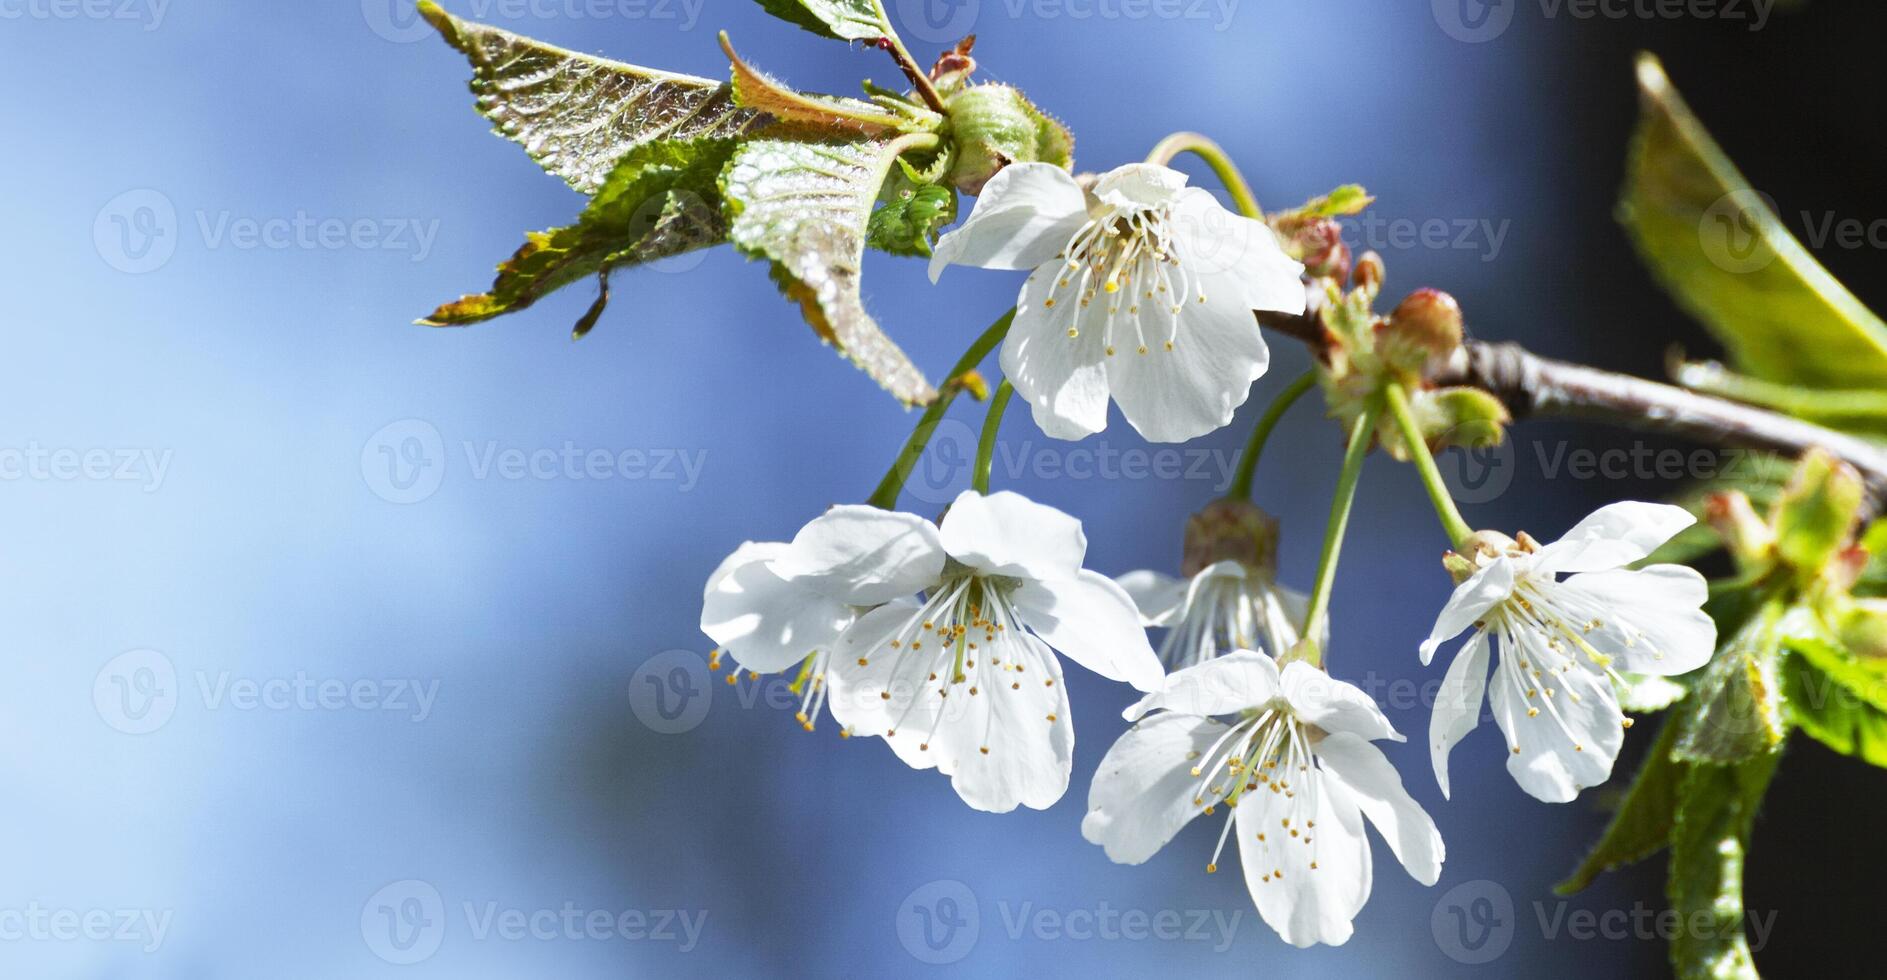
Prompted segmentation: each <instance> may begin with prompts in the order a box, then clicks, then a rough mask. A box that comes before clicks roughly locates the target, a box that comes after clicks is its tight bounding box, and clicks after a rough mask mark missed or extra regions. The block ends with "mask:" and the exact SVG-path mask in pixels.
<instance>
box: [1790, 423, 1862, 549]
mask: <svg viewBox="0 0 1887 980" xmlns="http://www.w3.org/2000/svg"><path fill="white" fill-rule="evenodd" d="M1866 496H1867V488H1866V486H1865V485H1863V484H1862V482H1861V475H1860V474H1859V473H1857V472H1855V470H1854V467H1852V466H1849V465H1848V464H1846V463H1844V462H1842V461H1841V460H1839V459H1836V458H1835V457H1834V456H1832V455H1830V454H1829V453H1827V452H1824V451H1823V450H1820V449H1812V450H1810V451H1809V452H1808V453H1807V454H1806V455H1804V456H1803V457H1802V462H1801V465H1800V466H1798V467H1797V468H1796V471H1795V475H1794V476H1793V477H1792V478H1790V480H1789V483H1788V486H1786V487H1784V488H1783V490H1782V495H1781V497H1779V498H1777V500H1776V504H1775V516H1774V520H1773V523H1774V524H1775V528H1776V551H1777V552H1778V553H1780V554H1781V555H1782V558H1783V560H1785V561H1787V562H1788V563H1789V564H1790V565H1793V566H1795V568H1797V569H1799V570H1800V571H1801V572H1802V573H1803V574H1804V575H1805V576H1807V577H1810V578H1812V577H1814V576H1817V575H1819V574H1820V573H1821V571H1822V569H1823V568H1824V566H1826V565H1827V564H1828V562H1829V561H1830V560H1832V559H1833V558H1834V557H1835V554H1836V553H1837V552H1839V551H1841V550H1843V549H1845V548H1846V547H1847V546H1848V542H1849V541H1850V540H1852V539H1853V537H1854V533H1855V530H1856V529H1857V528H1858V527H1859V526H1860V522H1861V508H1862V506H1863V504H1864V503H1865V498H1866Z"/></svg>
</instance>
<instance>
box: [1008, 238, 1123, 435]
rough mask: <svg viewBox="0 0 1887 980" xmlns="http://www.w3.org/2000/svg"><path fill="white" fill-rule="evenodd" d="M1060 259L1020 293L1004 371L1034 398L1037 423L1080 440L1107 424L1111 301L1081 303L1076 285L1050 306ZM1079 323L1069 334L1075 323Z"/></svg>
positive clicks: (1032, 406)
mask: <svg viewBox="0 0 1887 980" xmlns="http://www.w3.org/2000/svg"><path fill="white" fill-rule="evenodd" d="M1063 271H1064V267H1063V263H1062V262H1061V261H1060V260H1054V261H1051V262H1049V263H1048V264H1046V265H1044V266H1042V267H1041V268H1039V269H1037V270H1036V271H1035V272H1033V273H1031V274H1030V275H1029V279H1028V281H1027V282H1025V283H1023V284H1022V291H1021V293H1020V294H1018V295H1017V297H1016V316H1015V320H1014V321H1013V322H1011V323H1010V325H1009V334H1008V336H1007V337H1005V338H1004V339H1003V344H1002V358H1001V361H1002V373H1003V375H1004V376H1005V377H1007V378H1008V379H1009V383H1010V384H1012V385H1014V386H1015V389H1016V393H1017V394H1019V395H1021V396H1022V397H1023V398H1024V399H1027V400H1028V403H1029V409H1030V413H1031V414H1032V415H1033V416H1034V418H1035V424H1036V425H1037V426H1039V427H1040V428H1041V430H1042V431H1043V432H1044V433H1046V434H1047V435H1049V436H1050V437H1051V438H1055V439H1080V438H1082V437H1084V436H1089V435H1093V434H1094V433H1096V432H1099V431H1101V430H1102V429H1105V428H1107V367H1106V365H1105V364H1103V363H1102V362H1103V361H1104V360H1106V352H1105V348H1106V346H1107V343H1106V340H1105V339H1104V338H1105V334H1106V331H1105V330H1103V329H1102V328H1101V326H1100V320H1101V319H1103V318H1104V317H1105V314H1106V304H1105V303H1092V304H1089V306H1088V308H1087V309H1085V310H1084V309H1082V308H1081V306H1080V305H1079V303H1078V301H1077V299H1076V297H1075V294H1074V290H1073V286H1074V284H1071V286H1070V288H1069V289H1068V290H1064V291H1063V292H1062V296H1061V302H1060V303H1057V304H1055V305H1054V306H1052V307H1051V306H1050V305H1049V301H1050V300H1051V299H1053V297H1052V296H1051V295H1050V293H1051V292H1052V291H1053V290H1054V288H1055V283H1056V281H1057V279H1058V277H1060V276H1061V275H1062V274H1063ZM1071 326H1073V327H1077V328H1078V329H1077V330H1076V335H1075V336H1073V337H1070V336H1068V329H1069V327H1071Z"/></svg>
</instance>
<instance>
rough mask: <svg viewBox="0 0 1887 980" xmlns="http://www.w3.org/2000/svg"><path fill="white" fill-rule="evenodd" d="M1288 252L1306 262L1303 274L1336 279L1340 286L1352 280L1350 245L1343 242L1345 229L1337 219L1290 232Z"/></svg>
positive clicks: (1320, 221) (1322, 221)
mask: <svg viewBox="0 0 1887 980" xmlns="http://www.w3.org/2000/svg"><path fill="white" fill-rule="evenodd" d="M1289 234H1290V238H1291V240H1290V242H1289V248H1288V250H1289V251H1291V252H1292V253H1294V254H1296V255H1297V256H1298V257H1299V258H1300V259H1301V260H1302V261H1303V263H1304V273H1305V274H1306V275H1308V276H1310V277H1311V278H1313V279H1335V280H1336V281H1337V282H1339V283H1341V282H1344V281H1345V280H1347V279H1349V277H1350V246H1348V245H1345V244H1344V243H1343V226H1342V225H1341V224H1338V223H1337V221H1336V219H1334V218H1317V219H1314V220H1311V221H1306V222H1303V223H1302V224H1299V225H1298V226H1297V227H1295V228H1293V229H1290V230H1289Z"/></svg>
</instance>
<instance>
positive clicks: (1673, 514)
mask: <svg viewBox="0 0 1887 980" xmlns="http://www.w3.org/2000/svg"><path fill="white" fill-rule="evenodd" d="M1695 523H1697V518H1695V517H1693V516H1691V513H1690V511H1687V510H1685V509H1684V508H1682V507H1676V506H1673V505H1671V504H1651V503H1645V502H1643V501H1639V500H1624V501H1620V502H1618V503H1616V504H1608V505H1607V506H1604V507H1601V508H1599V509H1598V510H1596V511H1593V512H1592V514H1591V515H1590V516H1588V517H1587V518H1586V519H1585V520H1583V521H1580V522H1579V523H1578V525H1576V526H1575V527H1574V528H1573V529H1572V530H1570V531H1567V532H1566V535H1565V536H1564V537H1562V538H1560V539H1559V540H1558V541H1555V542H1553V543H1552V544H1549V545H1546V546H1544V547H1542V548H1541V549H1540V550H1539V552H1538V553H1537V554H1536V555H1534V557H1533V569H1534V572H1535V574H1538V575H1559V574H1565V573H1568V572H1596V571H1602V570H1604V569H1608V568H1622V567H1624V566H1626V565H1629V564H1631V563H1632V562H1635V561H1639V560H1641V559H1643V558H1645V557H1646V556H1648V555H1650V554H1651V553H1652V552H1653V551H1656V550H1658V548H1659V547H1660V546H1662V545H1663V544H1664V543H1665V542H1666V541H1669V540H1671V539H1672V538H1674V537H1676V536H1677V535H1678V532H1680V531H1682V530H1684V529H1685V528H1687V527H1690V526H1691V525H1692V524H1695Z"/></svg>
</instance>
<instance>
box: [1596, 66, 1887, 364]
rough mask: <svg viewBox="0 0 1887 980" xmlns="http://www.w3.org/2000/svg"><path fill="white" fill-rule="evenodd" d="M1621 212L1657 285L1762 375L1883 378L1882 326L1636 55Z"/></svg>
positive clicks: (1886, 343) (1886, 336)
mask: <svg viewBox="0 0 1887 980" xmlns="http://www.w3.org/2000/svg"><path fill="white" fill-rule="evenodd" d="M1638 83H1639V88H1640V92H1641V96H1642V99H1641V103H1642V111H1643V115H1642V118H1641V120H1640V122H1639V127H1638V134H1637V137H1636V139H1635V141H1634V144H1633V149H1632V153H1631V161H1630V164H1629V167H1628V175H1627V178H1626V184H1625V190H1624V197H1623V200H1622V201H1621V202H1620V215H1621V218H1622V220H1623V221H1624V223H1625V225H1626V227H1627V228H1628V229H1629V230H1630V231H1631V233H1632V237H1633V238H1634V240H1635V241H1636V242H1637V245H1638V250H1639V253H1640V254H1641V255H1642V256H1643V257H1644V259H1645V261H1646V263H1647V264H1649V265H1650V266H1651V268H1652V270H1653V271H1654V272H1655V273H1656V274H1657V276H1658V278H1659V279H1660V280H1662V281H1663V283H1664V286H1665V288H1666V289H1667V290H1669V291H1670V292H1671V294H1672V295H1673V296H1674V297H1676V299H1677V300H1678V302H1679V303H1680V304H1682V305H1683V306H1684V307H1685V308H1686V309H1687V310H1689V311H1690V312H1691V314H1692V315H1694V316H1695V317H1697V319H1699V320H1700V321H1702V322H1703V324H1704V325H1705V326H1707V327H1709V328H1710V330H1711V332H1712V333H1714V334H1715V335H1716V336H1717V338H1718V339H1719V340H1721V341H1722V342H1723V344H1724V346H1725V347H1727V348H1729V350H1730V352H1731V354H1732V355H1733V356H1734V359H1735V362H1736V366H1737V367H1738V368H1739V369H1740V370H1742V371H1744V372H1747V373H1749V374H1751V375H1754V376H1755V377H1757V378H1760V379H1763V380H1766V381H1777V382H1786V383H1792V384H1802V385H1812V386H1820V387H1833V388H1867V387H1874V386H1879V385H1881V384H1887V324H1883V323H1882V322H1881V320H1880V318H1879V317H1877V316H1875V315H1874V314H1873V313H1872V312H1870V311H1869V310H1868V309H1867V308H1866V307H1865V306H1862V305H1861V302H1860V300H1858V299H1856V298H1855V297H1854V294H1852V293H1850V292H1849V291H1848V290H1847V289H1846V288H1845V287H1843V286H1842V285H1841V284H1840V283H1839V282H1837V281H1836V280H1835V278H1834V277H1833V276H1831V275H1829V273H1828V271H1827V270H1826V269H1824V268H1823V267H1822V266H1821V264H1820V263H1818V262H1816V261H1815V259H1814V257H1813V256H1811V255H1809V253H1808V252H1807V250H1805V249H1804V248H1803V247H1802V245H1801V243H1799V242H1798V241H1796V239H1795V237H1794V236H1793V235H1791V234H1790V233H1789V231H1788V229H1787V228H1785V227H1784V226H1783V225H1782V222H1781V221H1780V220H1778V219H1777V217H1776V215H1775V212H1774V209H1773V207H1772V206H1771V205H1770V204H1769V203H1768V202H1767V200H1766V199H1764V197H1763V196H1762V195H1761V194H1759V193H1757V192H1756V191H1755V190H1753V189H1752V188H1750V186H1749V182H1748V181H1747V180H1745V179H1744V177H1743V175H1742V174H1741V173H1739V172H1738V171H1737V169H1736V167H1735V166H1734V165H1733V164H1732V163H1731V162H1730V160H1729V158H1728V157H1726V156H1725V155H1724V153H1723V151H1722V150H1721V149H1719V148H1718V146H1717V144H1716V142H1715V141H1714V140H1713V139H1711V137H1710V134H1709V133H1708V132H1707V131H1705V129H1704V127H1703V125H1702V124H1701V123H1700V122H1699V121H1698V120H1697V118H1696V117H1695V116H1693V115H1692V114H1691V112H1690V109H1689V108H1688V107H1687V106H1686V105H1685V104H1684V100H1683V99H1682V98H1681V97H1680V96H1679V95H1678V93H1677V91H1676V89H1675V88H1673V87H1672V85H1671V83H1670V80H1669V79H1668V78H1667V77H1666V76H1665V74H1664V69H1663V67H1662V66H1661V65H1660V64H1659V63H1658V61H1657V59H1656V58H1653V57H1651V56H1650V55H1645V56H1642V57H1641V58H1640V60H1639V63H1638Z"/></svg>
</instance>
